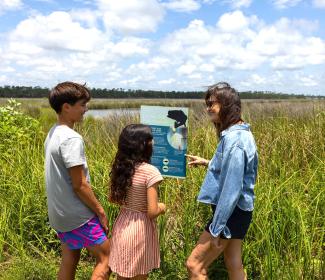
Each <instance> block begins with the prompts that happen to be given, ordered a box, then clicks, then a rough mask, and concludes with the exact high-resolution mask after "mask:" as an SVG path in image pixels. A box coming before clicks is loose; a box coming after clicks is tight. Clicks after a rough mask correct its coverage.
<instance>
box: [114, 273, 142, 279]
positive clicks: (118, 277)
mask: <svg viewBox="0 0 325 280" xmlns="http://www.w3.org/2000/svg"><path fill="white" fill-rule="evenodd" d="M128 279H131V280H147V279H148V275H147V274H145V275H137V276H135V277H132V278H125V277H122V276H119V275H117V280H128Z"/></svg>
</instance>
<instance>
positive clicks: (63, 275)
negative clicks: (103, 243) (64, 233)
mask: <svg viewBox="0 0 325 280" xmlns="http://www.w3.org/2000/svg"><path fill="white" fill-rule="evenodd" d="M61 251H62V259H61V265H60V269H59V273H58V280H73V279H74V277H75V274H76V270H77V265H78V262H79V259H80V250H71V249H69V247H68V245H67V244H64V243H61Z"/></svg>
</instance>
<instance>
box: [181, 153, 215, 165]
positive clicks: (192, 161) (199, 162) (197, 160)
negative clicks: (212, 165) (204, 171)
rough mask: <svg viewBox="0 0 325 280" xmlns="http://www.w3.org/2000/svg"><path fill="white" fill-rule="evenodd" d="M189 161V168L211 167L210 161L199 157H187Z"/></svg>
mask: <svg viewBox="0 0 325 280" xmlns="http://www.w3.org/2000/svg"><path fill="white" fill-rule="evenodd" d="M185 156H186V157H187V158H188V160H190V161H189V162H188V166H189V167H192V166H195V167H196V166H199V165H203V166H208V165H209V161H208V160H207V159H204V158H201V157H198V156H192V155H185Z"/></svg>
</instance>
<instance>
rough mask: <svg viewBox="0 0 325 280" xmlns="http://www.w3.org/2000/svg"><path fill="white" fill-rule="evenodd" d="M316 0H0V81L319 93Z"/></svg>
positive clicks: (321, 50) (324, 29) (321, 60)
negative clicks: (221, 84)
mask: <svg viewBox="0 0 325 280" xmlns="http://www.w3.org/2000/svg"><path fill="white" fill-rule="evenodd" d="M324 66H325V0H308V1H307V0H266V1H257V0H239V1H233V0H160V1H159V0H123V1H121V0H94V1H90V0H71V1H63V0H2V1H1V3H0V85H33V86H47V87H52V86H54V85H55V84H56V83H58V82H61V81H65V80H73V81H77V82H86V83H87V84H88V85H89V86H90V87H106V88H113V87H115V88H116V87H118V88H141V89H157V90H158V89H162V90H202V89H204V88H205V86H207V85H210V84H213V83H215V82H218V81H221V80H223V81H228V82H229V83H230V84H232V85H233V86H234V87H235V88H237V89H238V90H271V91H277V92H286V93H303V94H310V95H314V94H317V95H325V84H324V83H323V81H324V80H325V67H324Z"/></svg>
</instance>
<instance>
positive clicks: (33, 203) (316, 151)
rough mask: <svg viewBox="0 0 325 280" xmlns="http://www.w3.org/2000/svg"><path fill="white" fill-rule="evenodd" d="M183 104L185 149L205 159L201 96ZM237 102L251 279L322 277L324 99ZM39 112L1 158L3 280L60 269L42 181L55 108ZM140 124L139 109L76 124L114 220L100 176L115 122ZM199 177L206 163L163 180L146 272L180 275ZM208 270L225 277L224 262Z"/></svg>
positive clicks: (198, 218)
mask: <svg viewBox="0 0 325 280" xmlns="http://www.w3.org/2000/svg"><path fill="white" fill-rule="evenodd" d="M179 105H180V104H179ZM188 105H189V106H190V107H191V114H190V128H189V149H188V152H189V153H191V154H197V155H200V156H203V157H206V158H209V157H211V156H212V155H213V152H214V149H215V147H216V144H217V139H216V135H215V131H214V129H213V127H212V125H210V124H209V123H208V120H207V117H206V115H205V113H204V107H203V105H202V103H189V104H188ZM243 107H244V119H245V120H246V121H247V122H249V123H251V126H252V131H253V133H254V136H255V139H256V142H257V145H258V151H259V158H260V164H259V176H258V181H257V185H256V204H255V210H254V216H253V223H252V225H251V227H250V229H249V232H248V235H247V238H246V240H245V242H244V248H243V260H244V266H245V269H246V271H247V274H248V279H254V280H255V279H267V280H269V279H271V280H272V279H274V280H278V279H292V280H296V279H317V280H321V279H325V262H324V259H325V255H324V250H325V237H324V234H325V227H324V217H325V145H324V140H325V103H324V102H320V101H319V102H279V103H275V102H271V103H269V102H268V103H260V102H249V103H244V105H243ZM37 118H38V119H39V121H40V123H41V125H42V128H41V130H42V131H41V132H40V133H39V134H38V136H37V137H35V138H34V139H33V140H32V141H30V142H29V143H28V144H23V145H20V143H16V146H15V153H14V154H12V156H10V157H9V156H3V155H0V205H1V211H0V279H18V280H19V279H55V273H56V271H57V266H58V261H59V242H58V240H57V239H56V236H55V232H54V231H53V230H52V229H50V227H49V224H48V220H47V208H46V198H45V188H44V178H43V164H44V162H43V159H44V156H43V141H44V137H45V135H46V132H47V131H48V130H49V128H50V126H51V125H52V124H53V123H54V122H55V115H54V114H53V113H50V111H49V110H48V109H46V108H41V109H40V111H39V114H38V116H37ZM138 121H139V116H138V115H135V116H132V115H126V116H111V117H110V118H106V119H94V118H91V117H89V118H87V119H86V120H85V121H84V122H83V124H81V125H78V126H77V130H78V131H79V132H80V133H81V134H82V135H83V137H84V139H85V142H86V153H87V158H88V164H89V166H90V172H91V178H92V185H93V188H94V190H95V192H96V194H97V196H98V198H99V199H100V201H101V202H102V204H103V205H104V207H105V209H106V210H107V213H108V217H109V221H110V224H111V225H112V223H113V222H114V219H115V217H116V215H117V211H118V209H117V208H116V207H115V206H113V205H111V204H109V203H108V201H107V181H108V176H109V168H110V165H111V162H112V160H113V157H114V154H115V152H116V143H117V137H118V135H119V132H120V131H121V129H122V127H124V126H125V125H126V124H128V123H131V122H138ZM10 148H13V147H10ZM204 174H205V170H204V169H203V168H196V169H189V170H188V173H187V178H186V180H176V179H170V178H169V179H167V178H166V179H165V180H164V182H163V183H162V185H161V187H160V197H161V199H162V200H163V201H164V202H165V203H166V204H167V206H168V209H169V210H168V212H167V213H166V215H165V216H163V217H161V218H159V220H158V223H159V227H160V240H161V258H162V263H161V268H160V269H159V270H157V271H155V272H154V273H152V274H151V275H150V279H169V280H174V279H187V274H186V269H185V265H184V263H185V260H186V258H187V256H188V255H189V254H190V252H191V250H192V249H193V247H194V246H195V243H196V241H197V240H198V237H199V235H200V233H201V232H202V230H203V227H204V225H205V223H206V222H207V220H208V219H209V216H210V209H209V207H208V206H206V205H202V204H199V203H197V201H196V196H197V193H198V191H199V188H200V184H201V182H202V180H203V178H204ZM82 260H83V261H82V264H81V268H80V270H79V271H78V277H77V279H88V278H89V275H90V273H91V268H92V264H91V263H90V258H89V256H88V255H87V253H85V252H84V253H83V256H82ZM209 275H210V279H227V273H226V271H225V269H224V265H223V262H222V259H220V260H218V261H216V262H215V263H214V264H213V265H212V267H211V269H210V271H209ZM28 277H29V278H28Z"/></svg>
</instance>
